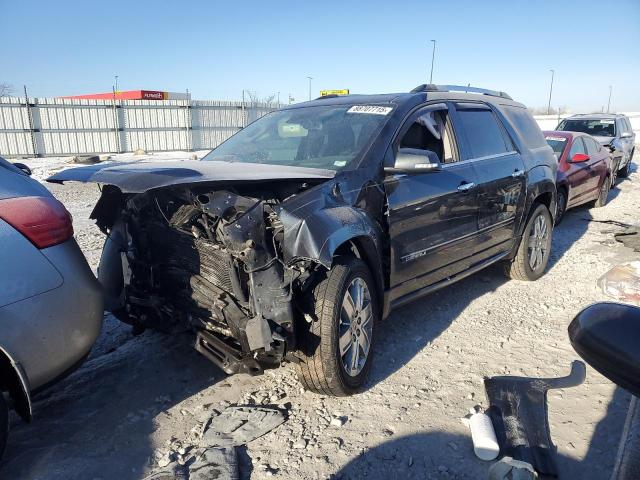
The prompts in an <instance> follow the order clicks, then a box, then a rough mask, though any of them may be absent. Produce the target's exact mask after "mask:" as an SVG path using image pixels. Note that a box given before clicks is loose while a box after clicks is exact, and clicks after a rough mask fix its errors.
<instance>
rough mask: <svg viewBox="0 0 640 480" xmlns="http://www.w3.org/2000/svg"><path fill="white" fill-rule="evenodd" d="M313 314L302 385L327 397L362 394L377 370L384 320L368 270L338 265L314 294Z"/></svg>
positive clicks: (355, 263) (357, 263)
mask: <svg viewBox="0 0 640 480" xmlns="http://www.w3.org/2000/svg"><path fill="white" fill-rule="evenodd" d="M312 311H313V313H312V315H311V317H312V322H311V324H310V325H309V330H308V331H305V332H303V333H302V339H301V342H300V351H299V352H298V357H299V362H298V373H299V377H300V380H301V382H302V383H303V384H304V386H305V387H306V388H307V389H308V390H312V391H314V392H317V393H320V394H325V395H335V396H346V395H351V394H353V393H356V392H358V391H361V390H362V389H363V387H364V385H365V383H366V380H367V376H368V374H369V370H370V369H371V363H372V361H373V345H374V342H375V334H376V324H377V323H378V319H379V318H380V307H379V304H378V297H377V292H376V286H375V282H374V281H373V276H372V275H371V272H370V271H369V269H368V268H367V266H366V264H365V263H364V262H363V261H362V260H359V259H356V258H349V257H345V258H341V259H338V260H337V261H336V263H335V264H334V266H333V267H332V268H331V270H329V272H328V273H327V276H326V278H325V279H324V280H322V281H321V282H320V283H319V284H318V285H317V286H316V287H315V288H314V289H313V292H312ZM354 352H355V353H354ZM354 354H355V357H354ZM363 356H364V359H363Z"/></svg>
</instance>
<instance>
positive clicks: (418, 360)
mask: <svg viewBox="0 0 640 480" xmlns="http://www.w3.org/2000/svg"><path fill="white" fill-rule="evenodd" d="M32 164H33V166H34V167H35V169H36V176H39V177H40V178H42V177H44V176H45V175H46V173H47V172H48V171H50V170H51V168H52V167H51V165H54V164H55V165H57V166H56V167H55V168H58V167H59V166H60V165H62V164H61V163H60V161H58V163H55V161H53V160H47V159H45V160H38V161H34V162H33V163H32ZM49 188H50V189H51V191H52V192H53V193H54V194H55V195H56V196H57V197H58V198H59V199H60V200H61V201H62V202H64V204H65V205H66V206H67V208H68V209H69V210H70V211H71V212H72V214H73V217H74V227H75V232H76V239H77V241H78V243H79V244H80V246H81V248H82V249H83V251H84V253H85V255H86V256H87V259H88V261H89V263H90V264H91V266H92V268H94V270H95V268H96V267H97V264H98V261H99V258H100V250H101V247H102V242H103V237H102V234H101V233H100V232H99V231H98V229H97V228H96V227H95V226H94V225H93V223H92V221H90V220H89V219H88V216H89V213H90V211H91V209H92V207H93V205H94V203H95V201H96V199H97V198H98V188H97V186H95V185H82V184H68V185H49ZM639 209H640V173H638V172H634V173H633V174H632V175H631V177H630V178H629V179H627V180H624V181H621V182H620V183H619V184H618V187H617V188H616V189H615V190H613V191H612V192H611V194H610V197H609V203H608V204H607V205H606V206H605V207H604V208H601V209H592V210H589V209H586V208H578V209H576V210H572V211H570V212H568V214H567V217H566V218H565V220H564V221H563V222H562V224H561V225H560V226H559V227H557V228H556V229H555V231H554V237H553V254H552V258H551V265H550V268H549V271H548V273H547V274H546V275H545V276H544V277H543V278H542V279H540V280H539V281H537V282H535V283H525V282H517V281H508V280H507V279H506V278H505V277H504V276H503V275H502V272H501V270H500V269H499V268H497V267H495V268H490V269H488V270H486V271H483V272H480V273H479V274H477V275H474V276H471V277H469V278H467V279H465V280H463V281H461V282H459V283H457V284H455V285H453V286H451V287H449V288H447V289H445V290H442V291H440V292H438V293H436V294H434V295H431V296H429V297H426V298H424V299H422V300H420V301H417V302H416V303H414V304H411V305H409V306H406V307H404V308H402V309H400V310H397V311H395V312H394V313H393V314H392V315H391V317H390V318H389V319H388V321H386V322H385V323H384V324H383V325H382V326H381V328H380V329H379V330H378V339H377V340H378V341H377V346H376V349H375V355H376V358H375V363H374V367H373V370H372V375H371V381H370V385H369V389H368V390H367V391H366V393H363V394H361V395H357V396H353V397H351V398H330V397H324V396H319V395H316V394H313V393H310V392H307V391H305V390H304V389H303V388H302V386H301V385H300V383H299V382H298V380H297V378H296V373H295V368H294V367H293V366H292V365H288V366H285V367H283V368H280V369H278V370H272V371H269V372H267V373H266V374H265V375H263V376H260V377H249V376H246V375H236V376H233V377H227V376H225V375H224V374H223V373H222V372H221V371H220V370H218V369H217V368H216V367H215V366H213V365H212V364H210V363H209V362H208V361H207V360H206V359H204V358H203V357H201V356H200V355H199V354H197V353H196V352H195V351H194V350H193V349H192V346H191V345H192V342H193V337H192V336H191V335H190V334H183V335H178V336H174V337H169V336H165V335H162V334H160V333H155V332H152V331H147V332H145V333H144V334H142V335H141V336H138V337H134V336H132V335H131V333H130V331H129V329H128V328H127V327H125V326H122V325H120V324H119V323H118V322H117V321H116V320H115V319H113V318H112V317H110V316H106V317H105V323H104V328H103V331H102V334H101V336H100V338H99V340H98V342H97V344H96V346H95V348H94V351H93V353H92V355H91V357H90V359H89V360H88V361H87V363H86V364H85V365H84V366H82V367H81V368H80V369H79V370H78V371H76V372H75V373H74V374H72V375H71V376H70V377H68V378H66V379H65V380H63V381H62V382H61V383H59V384H57V385H56V386H54V387H52V388H51V389H50V390H48V391H45V392H43V393H41V394H39V395H38V396H37V397H36V399H35V404H34V407H35V418H34V422H33V423H32V424H26V423H24V422H22V421H21V420H20V419H19V418H17V417H16V416H13V417H12V428H11V433H10V439H9V445H8V448H7V451H6V454H5V458H4V460H3V462H4V463H3V464H2V466H1V467H0V478H3V479H5V478H6V479H43V480H44V479H47V480H49V479H60V480H68V479H103V480H110V479H123V480H126V479H140V478H143V477H144V476H145V475H146V474H148V473H149V472H151V471H153V470H154V469H155V468H157V466H158V464H161V465H164V464H166V463H167V462H168V461H169V460H170V459H172V460H175V461H185V460H187V461H188V458H189V455H190V448H189V447H190V446H191V445H194V444H196V443H197V441H198V434H199V431H200V427H201V424H202V422H203V421H205V419H206V418H207V417H208V415H209V411H210V410H211V409H213V408H220V407H221V406H224V405H226V404H228V403H231V404H236V403H238V404H247V403H249V404H250V403H264V404H273V405H281V406H284V407H286V408H287V409H288V410H289V415H290V416H289V418H288V420H287V421H286V422H285V423H284V424H283V425H282V426H280V427H278V428H277V429H276V430H274V431H272V432H271V433H269V434H267V435H265V436H264V437H262V438H260V439H258V440H256V441H254V442H252V443H250V444H249V445H248V446H247V447H246V449H243V450H242V451H241V455H240V460H241V466H242V477H243V478H256V479H262V478H265V477H276V478H283V479H321V478H367V479H386V478H416V479H430V478H434V479H435V478H438V479H440V478H443V479H473V480H477V479H482V478H486V472H487V470H488V468H489V466H490V463H486V462H482V461H480V460H478V459H477V458H476V457H475V456H474V455H473V452H472V444H471V439H470V434H469V432H468V430H467V427H466V426H465V425H464V424H463V422H462V421H461V417H463V416H464V415H465V414H466V413H467V412H468V409H469V408H471V407H473V406H474V405H476V404H481V405H485V406H486V401H485V399H484V390H483V386H482V379H483V377H485V376H491V375H504V374H513V375H527V376H544V377H547V376H551V377H552V376H562V375H565V374H567V373H568V371H569V365H570V362H571V361H572V360H573V359H576V358H577V355H576V353H575V352H574V351H573V350H572V348H571V345H570V344H569V341H568V338H567V325H568V324H569V322H570V320H571V319H572V317H573V315H574V314H575V313H577V312H578V311H579V310H580V309H581V308H582V307H584V306H586V305H588V304H590V303H592V302H595V301H600V300H606V299H607V298H606V297H605V296H604V295H603V293H602V292H601V290H600V289H599V287H598V286H597V283H596V282H597V279H598V278H599V277H600V276H601V275H602V274H604V273H605V272H606V271H607V270H609V269H610V268H611V267H612V266H613V265H615V264H617V263H620V262H624V261H628V260H632V259H637V258H638V254H635V253H633V252H632V251H631V250H629V249H627V248H625V247H623V246H622V245H621V244H618V243H616V242H615V241H613V234H612V232H613V231H616V230H617V229H618V228H619V227H616V226H615V225H611V224H608V223H600V222H601V221H607V220H615V221H617V222H623V223H630V224H637V223H639V222H640V215H639V214H638V211H639ZM628 402H629V396H628V394H626V393H624V392H623V391H622V390H620V389H617V388H615V387H614V386H613V385H612V383H611V382H609V381H608V380H606V379H605V378H604V377H602V376H601V375H599V374H598V373H596V372H595V371H593V370H592V369H588V372H587V380H586V382H585V384H583V385H581V386H579V387H576V388H571V389H566V390H554V391H552V392H550V395H549V412H550V415H549V417H550V418H549V422H550V426H551V433H552V437H553V440H554V442H555V444H556V445H557V446H558V454H559V463H560V465H561V469H562V472H563V473H564V476H563V477H562V478H566V479H578V478H580V479H584V480H591V479H593V480H595V479H598V480H599V479H605V478H608V473H609V472H610V470H611V466H612V463H613V458H614V455H615V452H616V447H617V441H618V438H619V433H620V431H621V428H622V423H623V420H624V415H625V412H626V407H627V405H628Z"/></svg>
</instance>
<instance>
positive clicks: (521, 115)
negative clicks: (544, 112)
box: [501, 105, 547, 148]
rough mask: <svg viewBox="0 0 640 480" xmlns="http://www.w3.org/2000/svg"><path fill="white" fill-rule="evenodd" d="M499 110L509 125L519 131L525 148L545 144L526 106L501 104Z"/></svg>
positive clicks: (538, 146)
mask: <svg viewBox="0 0 640 480" xmlns="http://www.w3.org/2000/svg"><path fill="white" fill-rule="evenodd" d="M501 111H502V113H503V114H504V116H505V117H506V118H507V120H508V121H509V123H510V124H511V126H512V127H513V128H514V129H516V130H517V131H518V132H519V133H520V136H521V137H522V140H523V141H524V144H525V146H526V147H527V148H540V147H544V146H545V145H547V142H546V140H545V138H544V135H543V134H542V131H541V130H540V127H538V124H537V123H536V121H535V120H534V119H533V117H532V116H531V114H530V113H529V111H528V110H527V109H526V108H524V107H517V106H515V105H501Z"/></svg>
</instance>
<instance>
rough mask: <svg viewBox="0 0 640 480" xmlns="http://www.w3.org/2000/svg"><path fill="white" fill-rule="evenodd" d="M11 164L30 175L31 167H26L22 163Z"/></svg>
mask: <svg viewBox="0 0 640 480" xmlns="http://www.w3.org/2000/svg"><path fill="white" fill-rule="evenodd" d="M13 166H14V167H16V168H19V169H20V170H22V171H23V172H24V173H25V175H29V176H31V169H30V168H29V167H27V166H26V165H25V164H24V163H14V164H13Z"/></svg>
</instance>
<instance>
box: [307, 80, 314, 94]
mask: <svg viewBox="0 0 640 480" xmlns="http://www.w3.org/2000/svg"><path fill="white" fill-rule="evenodd" d="M307 78H308V79H309V100H311V80H313V77H307Z"/></svg>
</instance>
